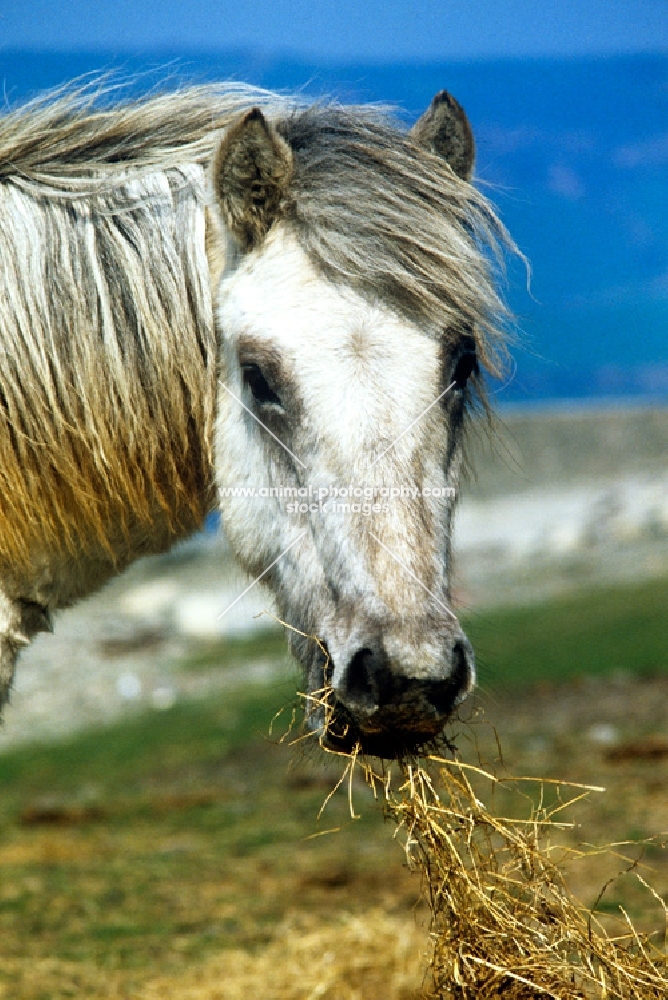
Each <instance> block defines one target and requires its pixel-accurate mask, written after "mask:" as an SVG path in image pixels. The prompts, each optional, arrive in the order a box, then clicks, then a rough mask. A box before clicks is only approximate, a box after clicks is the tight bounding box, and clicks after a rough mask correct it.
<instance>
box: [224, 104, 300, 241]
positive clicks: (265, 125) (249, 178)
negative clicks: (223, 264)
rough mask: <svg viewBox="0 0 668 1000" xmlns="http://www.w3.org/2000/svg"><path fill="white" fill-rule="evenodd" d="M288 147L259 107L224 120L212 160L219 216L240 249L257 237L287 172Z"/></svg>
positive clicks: (271, 215) (275, 209)
mask: <svg viewBox="0 0 668 1000" xmlns="http://www.w3.org/2000/svg"><path fill="white" fill-rule="evenodd" d="M292 162H293V161H292V151H291V149H290V147H289V146H288V144H287V143H286V142H285V140H284V139H282V138H281V136H280V135H279V134H278V132H277V131H276V129H275V128H274V127H273V126H272V125H271V124H270V123H269V122H268V121H267V119H266V118H265V117H264V115H263V114H262V112H261V111H260V109H259V108H253V109H252V110H251V111H248V112H246V113H245V114H244V115H242V117H241V118H240V119H239V120H238V121H236V122H235V123H234V124H232V125H230V126H229V128H228V129H227V130H226V132H225V135H224V136H223V139H222V141H221V143H220V146H219V147H218V150H217V151H216V153H215V156H214V159H213V186H214V191H215V193H216V197H217V199H218V205H219V208H220V211H221V213H222V216H223V220H224V221H225V223H226V224H227V226H228V227H229V229H230V230H231V232H232V234H233V236H234V237H235V238H236V239H237V240H238V242H239V244H240V247H241V249H242V251H244V252H247V251H248V250H252V249H253V247H255V246H257V245H258V244H259V243H261V242H262V240H263V239H264V237H265V236H266V234H267V232H268V231H269V229H270V227H271V225H272V224H273V223H274V222H275V220H276V218H277V217H278V214H279V212H280V208H281V202H282V200H283V196H284V194H285V192H286V190H287V187H288V185H289V183H290V178H291V177H292Z"/></svg>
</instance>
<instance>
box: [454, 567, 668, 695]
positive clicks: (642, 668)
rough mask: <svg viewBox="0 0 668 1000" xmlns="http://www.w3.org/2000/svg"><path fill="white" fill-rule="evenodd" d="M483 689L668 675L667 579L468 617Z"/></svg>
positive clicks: (605, 589) (467, 623)
mask: <svg viewBox="0 0 668 1000" xmlns="http://www.w3.org/2000/svg"><path fill="white" fill-rule="evenodd" d="M463 620H464V625H465V628H466V631H467V633H468V635H469V638H470V639H471V642H472V643H473V647H474V649H475V650H476V658H477V661H478V664H479V673H480V680H481V683H482V684H483V685H484V686H489V687H492V688H497V689H498V688H501V689H511V688H517V687H520V686H523V685H526V684H530V683H535V682H537V681H559V682H564V681H567V680H570V679H572V678H575V677H579V676H583V675H600V674H615V673H617V672H619V671H624V672H626V673H630V674H634V675H636V676H652V675H654V674H656V673H660V672H662V671H668V580H654V581H649V582H643V583H637V584H631V585H627V586H624V587H619V586H617V587H607V588H603V587H599V588H588V589H587V590H584V591H582V592H579V593H575V594H571V595H569V596H567V597H562V598H558V599H554V600H551V601H548V602H545V603H542V604H537V605H532V606H529V607H518V608H502V609H499V610H497V611H487V612H481V613H480V614H476V615H469V616H468V618H467V617H466V616H464V619H463Z"/></svg>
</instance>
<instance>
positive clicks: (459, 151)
mask: <svg viewBox="0 0 668 1000" xmlns="http://www.w3.org/2000/svg"><path fill="white" fill-rule="evenodd" d="M409 135H410V136H411V137H412V138H413V140H414V141H415V142H417V144H418V145H419V146H422V148H423V149H427V150H429V152H430V153H436V154H437V155H438V156H442V157H443V159H444V160H446V161H447V163H449V164H450V166H451V167H452V169H453V171H454V172H455V173H456V174H457V176H458V177H461V178H462V180H465V181H470V180H471V174H472V173H473V162H474V160H475V143H474V141H473V132H472V130H471V125H470V123H469V120H468V118H467V117H466V112H465V111H464V109H463V107H462V106H461V104H460V103H459V101H456V100H455V99H454V97H453V96H452V94H449V93H448V91H447V90H441V91H440V92H439V93H438V94H437V95H436V97H435V98H434V99H433V101H432V102H431V104H430V105H429V107H428V108H427V110H426V111H425V113H424V114H423V115H422V117H421V118H419V119H418V121H417V122H416V123H415V125H414V126H413V128H412V129H411V130H410V133H409Z"/></svg>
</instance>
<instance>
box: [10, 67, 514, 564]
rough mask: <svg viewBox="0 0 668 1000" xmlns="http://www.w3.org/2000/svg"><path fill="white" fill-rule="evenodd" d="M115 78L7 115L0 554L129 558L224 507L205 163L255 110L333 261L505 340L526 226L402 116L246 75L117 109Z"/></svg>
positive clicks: (441, 329)
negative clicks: (140, 536)
mask: <svg viewBox="0 0 668 1000" xmlns="http://www.w3.org/2000/svg"><path fill="white" fill-rule="evenodd" d="M109 92H110V89H109V88H107V89H106V90H105V88H104V87H103V86H100V85H99V84H97V85H92V86H89V87H84V88H83V89H79V90H75V91H71V92H67V91H65V92H61V93H60V94H56V95H55V97H54V96H53V95H52V96H51V97H49V98H47V99H40V100H38V101H35V102H32V103H30V104H28V105H26V106H24V107H22V108H18V109H16V110H13V111H11V112H9V113H6V114H5V115H4V116H2V117H0V260H1V261H2V269H1V270H0V354H1V356H2V369H1V370H2V376H1V377H0V525H2V528H1V530H0V565H3V564H4V565H5V566H18V565H30V564H32V565H34V564H35V560H36V559H38V558H40V559H41V558H43V557H45V555H46V554H48V552H57V551H61V550H63V549H65V550H67V551H69V552H70V553H72V554H73V555H75V556H77V555H81V554H82V553H85V552H87V551H88V550H91V549H95V550H96V551H99V550H100V548H101V549H102V550H104V551H105V552H106V553H107V554H108V556H109V558H110V559H111V560H112V561H113V560H114V559H115V553H116V551H117V549H118V548H119V538H121V537H123V536H124V535H127V534H128V533H133V534H134V535H135V536H136V535H137V532H138V531H139V532H141V531H144V532H145V533H146V537H147V538H149V537H150V536H151V533H152V532H154V531H155V523H156V520H159V521H160V523H161V524H163V525H165V526H166V527H165V531H166V537H165V539H164V543H163V544H164V545H166V544H169V541H170V540H173V539H175V538H177V537H179V536H181V535H183V534H185V533H187V532H189V531H191V530H193V529H195V528H197V527H198V526H199V525H200V524H201V522H202V519H203V517H204V515H205V514H206V512H207V510H209V509H210V508H211V506H212V503H213V494H212V454H211V452H212V424H213V415H214V408H215V395H216V357H217V346H216V342H215V333H214V324H213V318H212V306H211V291H210V284H209V274H208V265H207V258H206V252H205V237H206V211H207V205H208V202H209V198H210V196H209V193H208V182H207V174H206V168H207V165H208V163H209V161H210V159H211V157H212V154H213V152H214V150H215V148H216V147H217V144H218V142H219V140H220V137H221V134H222V130H224V129H225V127H226V126H227V125H228V124H229V123H230V121H232V120H233V119H234V118H235V117H236V116H237V115H238V114H239V113H240V112H242V111H244V110H248V109H249V108H251V107H254V106H259V107H261V108H262V110H263V111H264V113H265V114H266V115H267V117H268V118H269V119H270V120H271V121H273V123H274V125H275V126H276V128H277V130H278V131H279V132H280V134H282V135H283V137H284V138H285V139H286V140H287V141H288V143H289V144H290V146H291V147H292V149H293V152H294V158H295V170H294V177H293V180H292V182H291V187H290V190H289V192H288V196H287V197H286V199H285V203H284V205H283V207H282V213H283V219H282V221H283V222H284V223H285V224H286V225H288V226H291V227H293V229H294V231H295V232H296V234H297V235H298V238H299V240H300V242H301V244H302V246H303V247H304V249H305V250H306V252H307V253H308V254H309V256H310V258H311V259H312V260H313V261H314V263H315V264H316V265H317V266H318V267H319V268H320V269H321V271H322V272H323V273H324V274H325V275H327V276H328V277H329V278H330V279H331V280H333V281H336V282H340V283H344V284H347V285H350V286H352V287H354V288H356V289H358V290H360V291H361V292H362V293H363V294H365V295H366V296H368V297H370V298H372V299H377V300H384V301H388V302H390V303H391V304H392V305H393V306H394V307H396V308H398V309H400V310H401V311H403V312H404V313H406V314H409V315H410V316H411V317H412V318H419V319H421V320H423V321H426V323H427V326H428V329H430V330H433V331H435V333H436V334H437V335H439V336H444V337H445V338H446V339H450V338H452V339H453V340H454V339H455V338H456V337H457V336H458V335H459V334H460V333H461V332H462V331H466V332H469V333H471V332H472V333H473V334H474V336H475V338H476V341H477V344H478V351H479V355H480V358H481V360H482V362H483V364H485V365H486V366H487V368H488V369H489V370H492V371H494V370H497V368H498V363H499V357H500V354H501V353H502V348H503V342H504V341H503V337H504V335H503V325H504V317H505V310H504V306H503V303H502V301H501V300H500V299H499V297H498V293H497V291H496V281H495V279H496V276H497V275H496V270H497V267H498V266H499V265H500V262H501V257H502V251H503V248H504V245H506V246H508V245H511V244H510V240H509V238H508V237H507V234H506V232H505V230H504V228H503V227H502V225H501V224H500V222H499V221H498V219H497V218H496V216H495V214H494V212H493V210H492V208H491V207H490V205H489V203H488V202H487V200H486V199H485V198H484V197H483V195H481V194H480V193H479V192H478V191H476V189H475V188H473V187H472V186H471V185H469V184H467V183H466V182H464V181H461V180H460V179H459V178H457V177H456V176H455V174H454V173H453V172H452V170H451V169H450V168H449V166H448V165H447V164H446V163H445V162H444V161H443V160H442V159H440V158H439V157H437V156H436V155H432V154H430V153H427V152H425V151H424V150H423V149H421V148H419V147H418V146H417V144H416V143H414V142H413V140H412V139H411V138H410V135H407V134H406V132H405V131H403V130H402V129H401V128H400V126H398V125H397V123H396V122H394V121H393V120H392V119H391V118H390V117H389V115H388V113H387V112H386V111H383V110H382V109H379V108H377V107H341V106H337V105H317V104H316V105H312V106H305V105H304V104H303V103H299V102H297V101H295V100H290V101H289V100H287V99H284V98H281V97H279V96H277V95H274V94H270V93H268V92H266V91H261V90H257V89H254V88H250V87H245V86H239V85H234V84H225V85H222V86H214V87H195V88H189V89H184V90H180V91H176V92H174V93H170V94H164V95H158V96H151V97H148V98H146V99H142V100H139V101H133V102H128V103H125V104H120V105H112V104H107V105H104V104H102V105H101V104H100V100H101V98H102V99H106V100H107V101H108V98H109ZM105 95H106V98H105ZM111 96H112V97H113V88H111ZM150 548H151V546H150V545H148V544H147V550H149V549H150Z"/></svg>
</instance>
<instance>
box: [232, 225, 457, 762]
mask: <svg viewBox="0 0 668 1000" xmlns="http://www.w3.org/2000/svg"><path fill="white" fill-rule="evenodd" d="M216 318H217V324H218V329H219V331H220V333H221V339H222V344H223V347H222V365H221V376H220V377H221V386H220V388H219V397H218V423H217V433H216V469H217V479H218V487H219V492H220V497H221V499H220V505H221V510H222V513H223V522H224V527H225V531H226V534H227V537H228V539H229V542H230V544H231V547H232V550H233V552H234V553H235V555H236V557H237V558H238V560H239V561H240V562H241V563H242V565H243V566H244V567H245V568H246V569H247V570H248V572H249V573H250V574H251V575H252V576H253V577H255V576H258V575H259V574H261V573H263V572H264V571H265V570H266V569H267V567H268V566H270V564H272V563H274V561H275V560H277V561H276V562H275V565H274V566H273V568H272V569H271V570H270V572H269V573H268V574H267V575H266V577H265V580H266V581H267V582H268V583H269V585H270V587H271V589H272V591H273V592H274V595H275V597H276V600H277V604H278V608H279V612H280V615H281V617H282V618H283V619H284V620H285V621H286V622H288V623H289V624H291V625H293V626H294V627H295V628H296V629H299V630H300V631H302V632H306V633H307V634H309V635H314V636H317V637H318V638H319V639H320V640H321V641H322V642H323V643H324V644H325V646H326V648H327V651H328V653H329V657H330V663H329V665H326V664H325V662H324V660H323V657H322V654H321V653H320V651H319V649H318V645H317V643H316V642H315V641H311V640H300V639H299V638H298V637H297V639H296V641H295V639H294V638H293V640H292V645H293V650H294V652H295V653H296V655H297V656H298V658H299V659H300V660H301V661H302V663H303V664H304V666H305V668H306V670H307V672H308V676H309V690H310V691H311V692H313V691H317V690H319V689H322V688H323V687H325V686H328V687H329V686H331V688H332V689H333V696H332V697H333V698H334V699H335V721H333V722H332V724H331V727H330V730H331V731H330V734H329V742H330V743H332V745H339V746H349V745H352V744H353V743H354V742H355V741H356V740H360V741H361V742H362V744H363V746H365V748H366V749H368V750H370V752H378V753H383V754H387V755H393V754H394V753H396V752H397V751H398V750H400V749H402V748H403V747H406V746H409V745H410V744H411V742H416V741H419V740H424V739H425V738H427V737H430V736H433V735H435V734H436V733H437V732H438V731H439V730H440V728H441V726H442V723H443V721H444V719H445V716H447V714H448V713H449V712H450V711H451V709H452V707H453V705H454V704H456V702H457V701H458V700H459V699H460V698H461V696H463V694H465V693H466V691H467V690H468V689H469V688H470V686H471V685H472V683H473V661H472V655H471V651H470V646H469V644H468V641H467V640H466V637H465V636H464V635H463V633H462V632H461V629H460V627H459V625H458V623H457V621H456V618H455V616H454V614H453V613H452V611H451V610H450V607H449V588H448V571H449V566H448V562H449V535H450V524H451V515H452V510H453V505H454V497H453V496H452V495H448V492H450V494H452V493H453V492H454V490H455V489H456V487H457V478H458V466H459V447H458V442H457V440H456V436H457V428H458V425H459V423H460V421H461V415H462V414H461V410H462V402H461V398H460V396H461V391H460V390H459V389H458V388H457V387H454V388H452V389H450V390H449V391H448V392H446V393H445V395H443V396H442V398H441V399H440V400H439V398H438V397H439V396H441V394H443V392H444V390H445V389H446V388H447V384H448V380H449V379H450V378H451V375H452V371H453V364H454V361H456V359H454V361H453V359H452V358H448V357H444V356H443V348H442V344H441V338H440V337H439V331H436V330H425V329H421V328H419V327H418V326H415V325H413V324H411V323H410V322H408V321H407V320H406V319H404V318H401V317H400V316H399V315H397V314H396V313H394V312H392V311H390V310H388V309H387V308H385V307H383V305H382V304H380V303H379V304H377V305H371V304H369V303H368V302H367V301H366V300H365V299H363V298H361V297H360V296H358V295H357V294H356V293H355V292H353V291H351V290H349V289H345V288H342V287H340V286H338V285H334V284H333V283H331V282H329V281H327V280H326V279H325V278H324V277H322V276H321V275H319V274H318V273H317V272H316V271H315V270H314V268H313V267H312V265H311V263H310V262H309V260H308V258H307V256H306V255H305V253H304V252H303V251H302V250H301V248H300V247H299V245H298V244H297V242H296V240H295V239H294V237H292V236H291V235H290V234H289V233H288V232H286V231H285V230H283V229H281V228H280V227H276V228H275V229H274V230H272V232H271V233H270V235H269V237H268V238H267V239H266V241H265V242H264V244H263V245H262V247H261V248H260V249H259V250H256V251H254V252H253V253H250V254H248V256H246V257H245V258H242V259H241V261H240V263H239V265H238V266H237V267H236V268H235V269H234V270H231V271H229V272H226V273H223V276H222V278H221V280H220V284H219V288H218V292H217V297H216ZM235 397H236V398H235ZM241 403H243V404H244V405H243V406H242V405H241ZM244 407H247V409H244ZM248 411H251V413H252V414H253V415H254V416H255V417H256V418H257V419H254V418H253V416H251V413H249V412H248ZM258 421H259V422H258ZM260 422H261V423H260ZM272 435H273V436H272ZM230 487H232V488H235V487H247V488H248V489H250V490H253V489H254V490H255V496H254V497H249V496H246V497H241V496H238V495H237V496H231V495H225V494H226V493H227V492H229V488H230ZM271 487H273V492H274V495H273V496H267V495H266V494H267V492H268V491H269V488H271ZM350 487H352V496H351V495H350V492H351V491H350ZM374 488H375V490H374ZM297 490H300V491H301V495H296V496H295V495H294V493H293V495H290V491H295V492H296V491H297ZM401 490H403V496H401V495H398V494H397V491H401ZM261 491H262V492H261ZM336 491H339V492H338V495H337V494H336ZM341 491H344V492H341ZM346 491H347V492H346ZM360 491H362V492H361V494H360ZM277 493H278V495H276V494H277ZM407 493H408V495H406V494H407ZM263 494H264V495H263ZM424 494H428V495H424ZM306 507H308V509H307V510H306V509H305V508H306ZM291 635H292V636H294V633H291ZM311 721H312V724H313V725H314V726H316V725H318V724H321V723H322V713H320V712H318V711H315V710H314V711H313V713H312V717H311Z"/></svg>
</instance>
